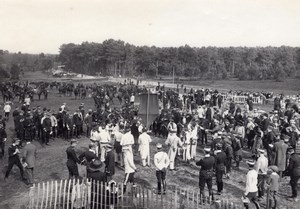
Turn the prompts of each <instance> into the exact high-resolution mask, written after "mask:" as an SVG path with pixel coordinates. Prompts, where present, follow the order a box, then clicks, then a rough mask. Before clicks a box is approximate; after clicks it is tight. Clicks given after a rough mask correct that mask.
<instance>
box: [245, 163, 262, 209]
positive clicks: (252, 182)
mask: <svg viewBox="0 0 300 209" xmlns="http://www.w3.org/2000/svg"><path fill="white" fill-rule="evenodd" d="M247 164H248V166H249V171H248V173H247V176H246V191H245V194H244V197H245V198H246V197H247V198H248V199H249V200H250V201H251V202H253V203H254V205H255V207H256V209H260V205H259V203H258V201H257V191H258V188H257V177H258V174H257V171H256V170H255V169H254V165H255V161H253V160H251V161H247ZM244 206H245V208H246V209H249V203H244Z"/></svg>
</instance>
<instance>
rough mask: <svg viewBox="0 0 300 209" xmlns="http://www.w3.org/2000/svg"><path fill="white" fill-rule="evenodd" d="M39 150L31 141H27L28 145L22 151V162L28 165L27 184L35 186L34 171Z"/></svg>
mask: <svg viewBox="0 0 300 209" xmlns="http://www.w3.org/2000/svg"><path fill="white" fill-rule="evenodd" d="M36 152H37V148H36V146H35V145H34V144H32V143H31V139H28V138H27V139H26V145H25V146H24V147H23V149H22V161H23V163H26V164H25V165H26V166H25V174H26V179H27V182H26V183H27V184H28V185H32V184H33V169H34V166H35V159H36Z"/></svg>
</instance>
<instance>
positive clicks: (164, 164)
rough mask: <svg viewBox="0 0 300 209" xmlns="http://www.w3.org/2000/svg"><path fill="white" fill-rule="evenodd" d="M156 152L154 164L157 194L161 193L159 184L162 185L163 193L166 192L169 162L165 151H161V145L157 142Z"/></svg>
mask: <svg viewBox="0 0 300 209" xmlns="http://www.w3.org/2000/svg"><path fill="white" fill-rule="evenodd" d="M156 148H157V153H156V154H155V155H154V165H155V168H156V178H157V194H161V185H162V186H163V194H165V193H166V186H167V185H166V173H167V168H168V166H169V164H170V160H169V157H168V155H167V153H165V152H164V151H162V145H161V144H157V145H156Z"/></svg>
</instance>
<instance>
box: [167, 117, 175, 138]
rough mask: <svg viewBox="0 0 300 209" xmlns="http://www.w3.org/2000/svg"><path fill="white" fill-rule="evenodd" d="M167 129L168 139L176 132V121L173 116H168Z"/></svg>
mask: <svg viewBox="0 0 300 209" xmlns="http://www.w3.org/2000/svg"><path fill="white" fill-rule="evenodd" d="M167 129H168V131H169V134H168V139H169V138H170V137H173V136H175V135H176V133H177V125H176V123H175V122H174V117H173V116H172V117H171V118H170V122H169V124H168V126H167Z"/></svg>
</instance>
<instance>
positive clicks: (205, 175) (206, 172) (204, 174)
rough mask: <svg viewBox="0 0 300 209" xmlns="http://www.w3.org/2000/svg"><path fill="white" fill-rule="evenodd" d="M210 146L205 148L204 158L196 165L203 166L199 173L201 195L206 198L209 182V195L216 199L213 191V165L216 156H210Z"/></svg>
mask: <svg viewBox="0 0 300 209" xmlns="http://www.w3.org/2000/svg"><path fill="white" fill-rule="evenodd" d="M210 151H211V149H210V148H204V152H205V155H204V158H203V159H201V160H200V161H198V162H196V165H198V166H201V169H200V173H199V187H200V197H201V198H202V199H203V200H204V199H205V198H204V197H205V195H204V188H205V184H207V188H208V192H209V196H210V197H211V198H212V200H213V199H214V196H213V191H212V177H213V167H214V164H215V158H214V157H213V156H210Z"/></svg>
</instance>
